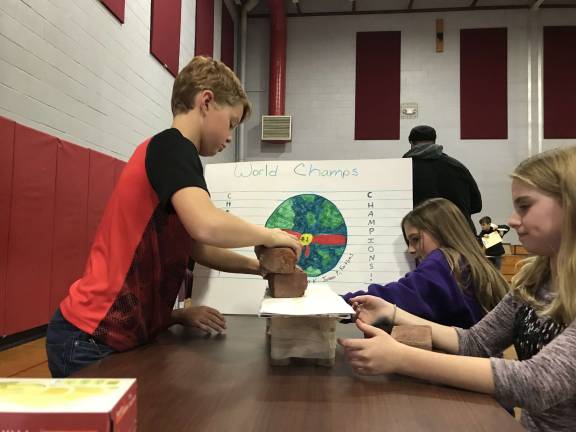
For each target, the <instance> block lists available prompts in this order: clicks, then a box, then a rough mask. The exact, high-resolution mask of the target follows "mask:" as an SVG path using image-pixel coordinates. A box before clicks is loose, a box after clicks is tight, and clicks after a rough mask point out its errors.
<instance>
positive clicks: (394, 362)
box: [338, 320, 404, 375]
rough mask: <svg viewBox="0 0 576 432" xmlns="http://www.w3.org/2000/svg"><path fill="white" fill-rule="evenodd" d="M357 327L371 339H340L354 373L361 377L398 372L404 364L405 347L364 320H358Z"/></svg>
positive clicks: (339, 341)
mask: <svg viewBox="0 0 576 432" xmlns="http://www.w3.org/2000/svg"><path fill="white" fill-rule="evenodd" d="M356 326H357V327H358V328H359V329H360V330H361V331H362V332H364V334H365V335H366V336H367V337H368V338H369V339H338V343H339V344H340V345H341V346H342V347H343V348H344V351H345V354H346V357H347V359H348V362H349V363H350V366H352V368H353V369H354V371H355V372H356V373H358V374H360V375H378V374H386V373H394V372H396V371H397V370H398V368H399V365H400V364H401V362H402V356H403V347H404V345H402V344H401V343H399V342H396V341H395V340H394V339H393V338H392V336H390V335H389V334H388V333H386V332H385V331H384V330H380V329H379V328H376V327H372V326H370V325H368V324H366V323H364V322H362V320H356Z"/></svg>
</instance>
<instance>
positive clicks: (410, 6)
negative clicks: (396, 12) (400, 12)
mask: <svg viewBox="0 0 576 432" xmlns="http://www.w3.org/2000/svg"><path fill="white" fill-rule="evenodd" d="M412 6H414V0H410V3H408V10H410V9H412Z"/></svg>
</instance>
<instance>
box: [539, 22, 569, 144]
mask: <svg viewBox="0 0 576 432" xmlns="http://www.w3.org/2000/svg"><path fill="white" fill-rule="evenodd" d="M543 45H544V59H543V70H544V138H560V139H561V138H576V79H575V77H576V55H575V54H576V52H575V50H574V46H576V26H566V27H544V43H543Z"/></svg>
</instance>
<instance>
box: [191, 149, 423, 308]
mask: <svg viewBox="0 0 576 432" xmlns="http://www.w3.org/2000/svg"><path fill="white" fill-rule="evenodd" d="M205 176H206V181H207V183H208V189H209V190H210V194H211V197H212V200H213V202H214V203H215V205H216V206H217V207H219V208H221V209H223V210H225V211H229V212H231V213H233V214H235V215H237V216H239V217H241V218H243V219H246V220H248V221H250V222H253V223H255V224H258V225H266V226H271V227H279V228H282V229H287V230H289V231H292V232H293V233H298V234H299V235H300V236H301V239H302V241H303V243H305V244H306V246H304V249H303V254H302V257H301V259H300V261H299V265H300V266H301V267H302V268H304V270H305V271H306V272H307V273H308V275H309V278H308V281H309V283H318V282H329V283H330V286H331V287H332V289H334V290H335V291H336V292H337V293H339V294H344V293H347V292H349V291H356V290H360V289H365V288H366V287H367V285H368V284H370V283H373V282H375V283H386V282H389V281H392V280H395V279H398V278H399V277H401V276H403V275H404V274H405V273H406V272H408V271H409V270H410V263H409V260H408V259H407V257H406V244H405V242H404V238H403V236H402V231H401V229H400V222H401V220H402V218H403V217H404V215H405V214H406V213H408V212H409V211H410V210H411V209H412V160H411V159H409V158H407V159H376V160H354V161H344V160H336V161H279V162H260V161H257V162H240V163H224V164H214V165H207V166H206V173H205ZM235 250H236V251H237V252H239V253H242V254H246V255H250V256H254V251H253V248H238V249H235ZM266 284H267V282H266V281H265V280H263V279H262V278H261V277H258V276H252V275H239V274H231V273H223V272H218V271H214V270H210V269H207V268H205V267H202V266H200V265H197V266H196V268H195V270H194V288H193V292H192V299H193V302H194V303H195V304H205V305H209V306H212V307H214V308H217V309H219V310H220V311H221V312H222V313H228V314H257V313H258V310H259V307H260V304H261V301H262V298H263V296H264V291H265V288H266Z"/></svg>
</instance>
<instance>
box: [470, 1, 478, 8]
mask: <svg viewBox="0 0 576 432" xmlns="http://www.w3.org/2000/svg"><path fill="white" fill-rule="evenodd" d="M476 3H478V0H472V3H470V6H468V7H469V8H473V7H476Z"/></svg>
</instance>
